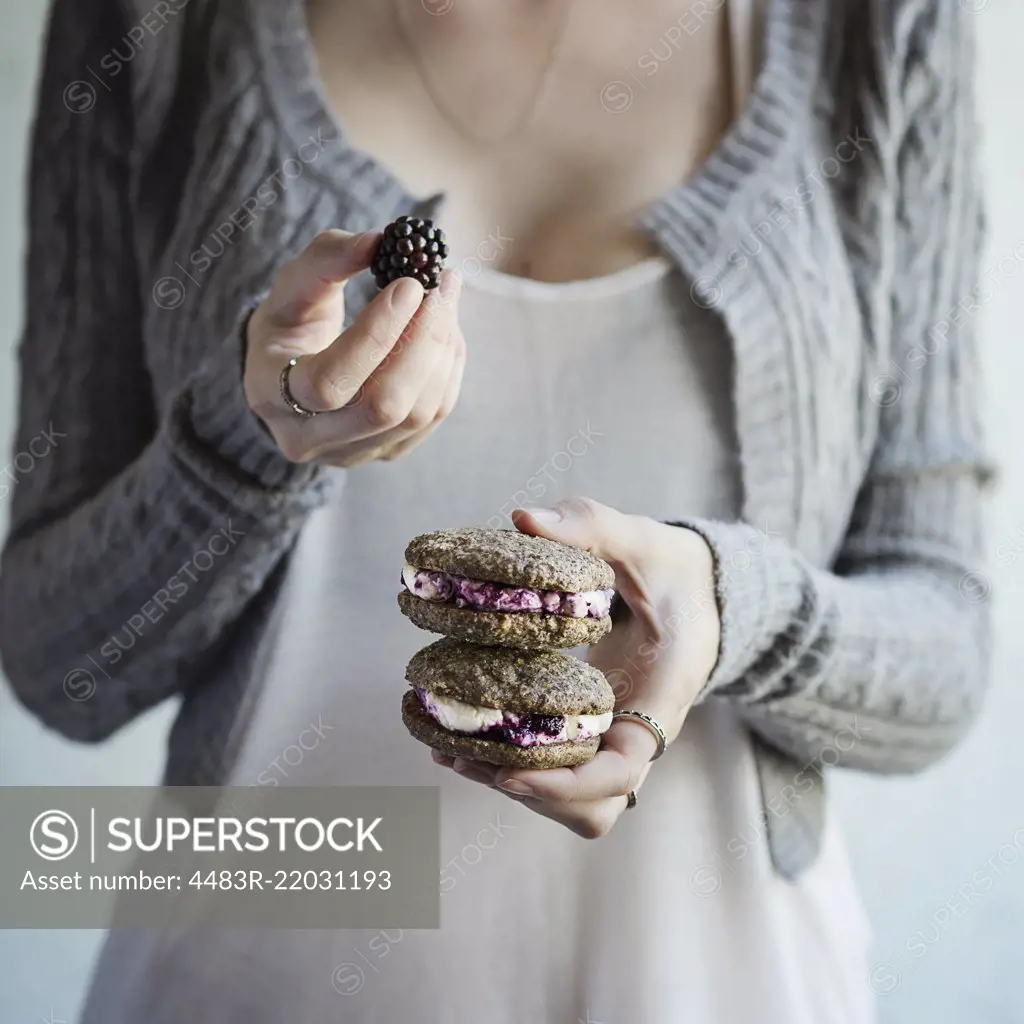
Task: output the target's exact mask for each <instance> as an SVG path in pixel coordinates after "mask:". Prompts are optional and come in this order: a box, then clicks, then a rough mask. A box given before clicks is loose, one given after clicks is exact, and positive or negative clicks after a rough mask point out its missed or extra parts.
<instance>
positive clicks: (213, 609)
mask: <svg viewBox="0 0 1024 1024" xmlns="http://www.w3.org/2000/svg"><path fill="white" fill-rule="evenodd" d="M302 8H303V5H302V3H301V0H232V2H231V3H219V4H218V3H213V2H211V0H191V2H186V0H178V2H175V3H169V4H157V5H155V6H154V5H151V4H149V2H148V0H138V2H136V0H56V2H55V4H54V7H53V11H52V16H51V21H50V27H49V40H48V46H47V52H46V61H45V69H44V71H43V74H42V78H41V85H40V94H39V110H38V116H37V119H36V123H35V135H34V148H33V155H32V162H31V213H30V229H31V236H30V251H29V255H28V268H27V269H28V273H27V323H26V326H25V333H24V337H23V340H22V344H21V349H20V365H21V392H20V418H19V430H18V436H17V441H16V452H15V454H16V459H15V461H14V462H13V463H12V466H13V467H14V468H13V469H11V470H9V471H8V472H7V476H6V478H5V481H4V486H5V487H6V488H7V489H9V490H11V491H13V522H12V526H11V530H10V535H9V537H8V539H7V544H6V549H5V551H4V555H3V565H2V569H3V572H2V583H0V612H2V619H0V622H2V628H0V647H2V654H3V665H4V668H5V670H6V673H7V676H8V678H9V680H10V683H11V685H12V686H13V688H14V690H15V692H16V693H17V695H18V697H19V698H20V700H21V701H22V702H23V703H24V704H25V705H26V706H27V707H28V708H30V709H31V710H32V711H33V712H34V713H35V714H36V715H38V716H39V718H40V719H42V721H44V722H45V723H46V724H47V725H49V726H51V727H52V728H54V729H56V730H58V731H59V732H61V733H63V734H64V735H66V736H69V737H72V738H74V739H77V740H82V741H86V742H99V741H101V740H103V739H105V738H106V737H108V736H110V735H111V734H112V733H113V732H115V731H116V730H117V729H118V728H120V727H121V726H123V725H125V724H126V723H128V722H130V721H131V720H132V719H133V718H134V717H135V716H136V715H138V714H140V713H141V712H143V711H145V710H146V709H148V708H151V707H153V706H154V705H156V704H159V703H160V702H162V701H164V700H167V699H168V698H171V697H175V698H178V699H180V702H181V705H180V711H179V713H178V716H177V719H176V722H175V725H174V728H173V730H172V732H171V735H170V743H169V757H168V766H167V773H166V777H167V780H168V781H169V782H171V783H174V784H210V783H216V782H218V781H220V780H223V779H224V778H225V776H226V773H227V772H228V771H229V770H230V768H231V765H232V763H233V759H234V758H235V756H236V755H237V751H238V746H239V742H240V738H241V736H242V734H243V732H244V727H245V724H246V721H247V718H248V716H249V714H250V712H251V708H252V704H253V700H254V697H255V695H257V694H258V692H259V686H260V672H261V669H262V667H263V666H264V665H265V663H266V660H267V659H266V653H267V649H268V645H269V644H271V643H273V638H274V631H275V623H276V621H277V617H276V614H275V613H276V611H277V610H278V607H279V600H278V599H279V595H280V593H281V589H282V587H281V584H282V581H283V579H284V577H285V574H286V572H287V567H288V564H289V553H290V552H291V551H292V549H293V547H294V545H295V541H296V537H297V535H298V533H299V531H300V530H301V529H302V526H303V523H304V522H305V521H306V519H307V517H308V516H309V514H310V511H311V510H312V509H313V508H314V507H316V506H317V505H319V504H320V503H322V502H323V501H324V500H325V499H326V497H327V495H328V491H329V488H330V487H331V486H332V485H333V481H334V479H335V474H334V473H332V472H326V471H324V470H321V469H318V468H316V467H313V466H309V465H301V466H300V465H293V464H290V463H289V462H287V461H286V460H285V459H284V458H283V457H282V456H281V455H280V454H279V453H278V452H277V450H276V449H275V447H274V445H273V443H272V441H271V439H270V437H269V436H268V434H267V433H266V432H265V431H264V430H263V429H262V428H261V427H260V425H259V424H258V422H257V421H256V420H255V419H254V417H253V416H252V415H251V413H250V412H249V410H248V408H247V406H246V404H245V401H244V399H243V394H242V389H241V383H240V369H241V365H242V350H241V340H240V332H239V331H238V329H237V326H238V323H239V317H240V315H241V314H242V313H243V312H244V311H245V310H246V309H248V308H250V306H251V304H252V302H253V300H254V298H255V297H257V296H258V295H259V294H261V293H262V292H263V291H264V290H265V289H266V288H267V287H268V285H269V284H270V282H271V281H272V279H273V277H274V275H275V272H276V270H277V269H278V268H279V267H280V266H281V264H282V263H283V262H284V261H285V260H287V259H289V258H290V257H292V256H293V255H294V254H295V253H297V252H298V251H299V250H301V249H302V248H303V247H304V246H306V245H307V244H308V243H309V242H310V240H311V239H312V238H313V237H314V236H315V235H316V234H317V232H319V231H321V230H322V229H324V228H328V227H344V228H347V229H350V230H354V231H356V230H362V229H366V228H370V227H374V226H380V225H382V224H383V223H385V222H386V221H388V220H389V219H391V218H392V217H394V216H395V215H397V214H399V213H400V212H407V211H409V210H413V209H416V210H429V209H430V208H431V204H432V202H435V201H436V197H434V198H433V199H431V198H430V197H414V196H411V195H409V194H407V193H406V191H405V190H404V189H403V187H402V186H401V185H400V183H399V182H398V181H397V180H396V179H395V178H394V177H393V176H392V175H390V174H389V173H388V172H387V171H386V170H385V169H384V168H382V167H381V166H380V165H379V164H378V163H376V162H375V161H374V160H372V159H371V158H370V157H368V156H367V155H366V154H364V153H360V152H359V151H357V150H356V149H354V148H353V147H352V146H351V145H350V144H349V143H348V142H347V141H346V139H345V137H344V134H343V133H342V132H341V131H340V130H339V127H338V125H337V124H336V122H335V121H334V120H333V119H332V117H331V115H330V113H329V112H328V108H327V106H326V103H325V100H324V98H323V95H322V93H321V91H320V87H319V85H318V82H317V79H316V75H315V73H314V72H313V70H312V68H313V65H312V63H311V58H310V50H309V46H308V39H307V38H306V34H305V25H304V21H303V14H302ZM158 11H159V12H161V13H157V12H158ZM970 21H971V17H970V15H967V14H965V13H964V10H963V5H960V4H957V3H954V2H952V0H831V2H829V0H772V2H771V4H770V12H769V14H768V19H767V26H766V32H767V35H766V50H765V57H764V65H763V70H762V72H761V74H760V76H759V78H758V80H757V82H756V86H755V90H754V93H753V95H752V97H751V99H750V101H749V104H748V106H747V108H746V111H745V112H744V114H743V115H742V117H741V118H740V120H739V121H738V123H737V124H736V125H735V126H734V127H733V128H732V130H731V132H730V133H729V135H728V136H727V138H726V139H725V140H724V142H723V143H722V144H721V146H720V147H719V148H718V150H717V151H716V153H715V154H714V155H713V156H712V157H711V159H710V160H709V161H708V162H707V164H706V165H705V166H704V167H703V168H702V169H701V170H700V171H699V172H698V173H697V174H696V175H695V176H694V177H693V178H692V179H691V180H690V181H688V182H686V183H685V184H681V185H680V187H679V188H677V189H676V190H674V191H673V192H672V193H671V194H670V195H668V196H666V197H665V198H664V199H663V200H661V201H659V202H658V203H656V204H655V205H654V206H653V207H652V208H650V209H649V210H648V211H647V212H646V213H645V214H644V216H643V219H642V227H643V228H644V229H645V230H647V231H649V232H650V233H651V234H652V236H653V237H654V238H655V239H656V241H657V242H658V243H659V244H660V246H661V248H662V249H663V250H664V252H665V253H666V254H667V255H668V256H670V257H671V258H672V259H674V260H675V261H676V263H677V264H678V266H679V267H680V268H681V270H682V271H683V273H684V274H685V275H686V276H687V277H688V279H689V280H690V281H691V283H692V286H693V296H694V298H695V300H696V301H697V302H698V303H700V304H702V305H705V306H713V307H714V309H715V310H716V312H717V313H718V314H719V315H720V316H721V318H722V321H723V324H724V327H725V330H726V332H727V334H728V336H729V339H730V341H731V344H732V347H733V351H734V357H735V360H734V361H735V370H734V374H735V379H734V381H733V395H734V401H735V415H736V422H737V431H738V438H739V446H740V454H741V462H742V478H743V487H744V503H743V521H742V522H738V523H721V522H707V521H700V520H693V521H691V520H686V519H685V518H683V517H682V515H681V516H680V521H681V522H682V523H684V524H685V525H687V526H690V527H692V528H693V529H695V530H698V531H699V532H700V533H701V534H703V535H704V536H705V537H706V538H707V540H708V541H709V542H710V544H711V546H712V548H713V551H714V554H715V556H716V563H717V589H718V600H719V604H720V608H721V614H722V622H723V634H722V640H721V651H720V656H719V659H718V664H717V667H716V669H715V671H714V674H713V676H712V678H711V679H710V681H709V682H708V684H707V689H706V692H705V693H704V694H703V696H702V699H703V700H715V701H728V702H730V703H731V704H733V705H734V706H735V707H736V708H737V709H739V710H740V711H741V713H742V714H743V716H744V717H745V719H746V721H747V722H748V723H749V726H750V730H751V734H752V736H753V740H754V744H755V751H756V753H757V760H758V766H759V772H760V780H761V785H762V792H763V797H764V804H765V814H764V827H765V829H766V831H767V833H768V838H769V841H770V848H771V853H772V856H773V858H774V862H775V864H776V866H777V868H778V870H779V871H780V872H782V873H783V874H785V875H787V876H790V877H792V876H794V875H796V874H797V873H798V872H799V871H800V870H801V868H803V867H804V866H805V865H807V864H808V863H810V862H811V861H812V860H813V858H814V856H815V853H816V851H817V849H818V847H819V845H820V838H821V829H822V822H823V796H822V791H823V786H822V778H823V776H824V774H825V766H827V765H833V764H840V765H846V766H851V767H857V768H861V769H866V770H868V771H873V772H905V771H917V770H920V769H922V768H924V767H926V766H928V765H930V764H931V763H932V762H934V761H935V760H936V759H938V758H939V757H941V756H942V755H944V754H945V753H946V752H947V751H949V750H950V749H951V748H952V747H953V746H954V744H956V742H957V741H958V740H959V739H960V738H961V737H962V736H963V735H964V732H965V730H966V729H967V728H968V726H969V724H970V723H971V721H972V719H973V718H974V717H975V715H976V712H977V710H978V707H979V703H980V700H981V697H982V694H983V690H984V688H985V677H986V661H987V657H986V653H987V629H986V619H987V616H986V607H987V602H986V601H985V600H981V599H980V598H984V597H985V596H986V595H985V593H984V592H983V589H982V590H979V587H978V586H977V585H976V584H977V578H976V577H973V576H970V575H966V574H969V573H970V571H971V569H972V567H973V566H975V565H976V564H977V559H978V557H979V537H980V525H979V509H980V504H981V492H982V490H983V485H984V483H985V480H986V477H987V475H988V473H989V469H988V463H987V460H986V458H985V456H984V454H983V447H982V437H981V429H980V426H979V416H978V409H979V394H978V377H979V373H978V366H977V362H976V352H975V342H974V335H975V327H976V319H975V315H974V310H975V308H976V303H975V302H974V301H973V300H974V299H975V298H977V296H978V293H977V292H976V290H975V289H976V280H977V276H978V257H979V251H980V246H981V234H982V218H981V214H980V207H979V189H978V181H977V176H976V171H975V160H974V158H975V155H976V154H975V149H976V131H975V124H974V111H973V109H972V87H971V79H972V75H973V68H972V61H973V58H972V43H971V41H970V38H969V30H970V24H969V23H970ZM599 101H600V98H599V97H597V96H595V97H594V102H595V103H597V102H599ZM609 116H612V115H609ZM641 158H642V156H641V155H639V154H638V159H641ZM350 287H351V291H352V299H351V300H350V303H349V306H350V312H351V313H354V312H357V311H358V309H359V308H360V306H361V305H362V304H363V303H364V302H365V301H366V298H367V295H368V290H367V285H366V282H365V281H364V280H359V279H357V280H356V281H354V282H352V285H351V286H350ZM679 444H680V445H681V446H682V445H685V444H686V438H682V437H681V438H679ZM25 453H28V455H26V454H25ZM29 462H31V466H29ZM399 471H400V467H399ZM353 472H358V470H354V471H353ZM680 512H681V513H684V512H685V510H680ZM451 513H452V514H451V522H452V523H455V522H458V521H459V510H458V507H457V506H456V505H453V507H452V510H451ZM437 525H438V526H447V525H451V523H438V524H437ZM400 554H401V553H400V552H396V558H398V557H400ZM396 565H397V562H396ZM391 613H392V610H391V609H382V610H381V614H391ZM353 713H355V714H358V709H357V708H353Z"/></svg>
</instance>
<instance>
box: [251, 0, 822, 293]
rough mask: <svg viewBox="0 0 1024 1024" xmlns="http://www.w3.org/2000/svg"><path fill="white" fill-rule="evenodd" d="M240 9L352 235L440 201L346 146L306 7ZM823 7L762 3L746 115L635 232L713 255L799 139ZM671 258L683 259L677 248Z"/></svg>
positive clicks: (289, 122)
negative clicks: (326, 137) (765, 175)
mask: <svg viewBox="0 0 1024 1024" xmlns="http://www.w3.org/2000/svg"><path fill="white" fill-rule="evenodd" d="M240 2H241V3H242V5H243V11H244V13H245V17H246V20H247V27H248V31H249V33H250V36H251V39H252V41H253V43H254V44H255V49H256V53H257V55H258V59H259V61H260V63H261V65H262V71H263V74H262V75H261V76H260V82H261V85H262V87H263V88H264V90H265V94H266V98H267V101H268V104H269V106H270V108H271V110H272V112H273V116H274V117H275V119H276V121H277V125H278V128H279V130H280V131H282V132H283V133H284V134H285V135H286V136H288V137H289V138H290V140H291V142H292V143H293V144H294V145H295V146H296V148H298V147H299V146H301V145H303V144H305V143H308V141H309V139H310V137H311V136H314V137H315V136H316V134H317V132H321V133H322V132H324V131H325V128H329V129H330V131H331V132H332V139H331V141H332V142H334V143H336V145H331V146H327V147H324V148H323V159H321V160H318V161H317V162H316V163H315V164H311V165H310V166H309V167H308V168H307V170H309V171H310V172H311V174H312V175H313V176H314V177H316V178H317V180H319V181H320V182H321V183H322V184H323V185H324V186H326V187H327V188H329V189H330V190H331V191H333V192H335V193H337V194H338V195H339V196H343V197H345V198H346V199H347V200H348V201H349V202H350V203H351V204H352V207H353V208H352V209H351V211H350V213H351V215H352V218H353V219H352V226H353V228H354V229H356V230H366V229H369V228H372V227H375V226H379V221H380V219H381V216H382V214H383V215H385V216H388V218H389V219H392V218H393V217H394V216H397V215H398V214H400V213H403V212H410V211H416V212H419V211H422V210H429V209H430V208H431V207H432V206H433V205H435V204H436V203H437V202H438V201H440V200H441V199H443V193H440V194H435V195H432V196H417V195H415V194H414V193H413V192H412V191H411V190H410V189H408V188H407V187H406V186H405V185H404V184H403V183H402V182H401V180H400V179H399V178H398V176H397V175H396V174H395V173H394V172H393V171H392V170H391V169H390V168H389V167H387V166H386V165H385V164H383V163H381V162H380V161H379V160H378V159H377V158H376V157H374V156H372V155H371V154H369V153H367V152H365V151H363V150H360V149H358V148H357V147H356V146H355V145H354V144H352V143H351V141H350V140H349V139H348V138H347V136H346V133H345V130H344V127H343V126H342V124H341V122H340V120H339V118H338V117H337V116H336V114H335V111H334V108H333V106H332V104H331V102H330V100H329V98H328V96H327V92H326V89H325V87H324V83H323V80H322V78H321V76H320V71H319V68H318V66H317V61H316V56H315V53H314V50H313V46H312V40H311V37H310V34H309V24H308V20H307V17H306V11H305V2H304V0H240ZM823 7H824V5H823V3H821V2H816V3H811V4H807V3H803V2H801V0H765V10H764V12H763V16H762V25H763V38H762V40H761V44H762V50H761V61H760V67H759V68H758V69H757V72H756V75H755V77H754V81H753V85H752V88H751V90H750V94H749V96H748V98H747V103H746V105H745V106H744V108H743V110H742V112H741V113H740V114H739V116H738V117H736V118H735V119H734V121H733V123H732V124H731V125H730V127H729V128H728V130H727V131H726V133H725V135H724V137H723V138H722V139H721V140H720V141H719V144H718V146H717V147H716V148H715V149H714V150H713V151H712V153H711V154H710V155H709V156H708V157H707V159H706V160H705V161H704V162H703V163H702V164H701V165H700V166H699V167H697V168H696V169H695V170H694V171H693V173H692V174H691V175H690V176H689V177H688V178H686V179H685V180H684V181H682V182H680V183H679V184H678V185H676V186H675V187H674V188H673V189H671V190H670V191H669V192H668V193H667V194H666V195H664V196H662V197H661V198H659V199H656V200H654V201H653V202H652V203H651V204H650V205H649V206H648V207H647V209H646V210H645V211H644V212H642V213H641V215H640V216H639V217H638V219H637V226H638V227H640V228H641V229H642V230H645V231H647V232H648V233H649V234H651V235H652V236H654V237H655V238H658V237H659V236H661V235H662V234H663V233H664V230H665V228H666V225H670V226H671V229H672V234H673V241H674V242H676V243H678V242H680V241H682V248H683V249H688V250H692V251H694V252H703V253H704V254H705V255H709V254H710V253H711V251H712V250H713V247H714V244H715V240H716V238H717V237H718V226H719V225H718V219H719V217H723V216H724V217H729V216H730V215H731V214H732V213H733V212H734V210H735V209H736V207H737V206H738V205H739V204H741V203H742V202H744V201H745V200H747V199H748V198H750V197H752V196H754V195H756V192H757V184H758V181H759V179H760V172H761V169H762V168H763V167H764V166H765V165H770V164H772V163H773V162H774V161H775V160H776V158H777V157H778V155H779V154H780V153H781V152H783V151H784V147H785V146H786V145H787V144H788V143H789V140H790V139H791V138H792V136H793V134H794V133H795V132H798V131H801V130H802V118H801V117H800V116H799V114H800V113H801V112H806V109H807V106H808V104H809V102H810V99H811V96H812V90H813V86H814V83H815V82H816V81H817V78H818V70H819V64H820V59H821V36H822V29H823V26H824V16H823ZM671 249H672V250H673V251H674V252H675V254H676V255H677V256H678V255H681V253H680V247H679V245H672V246H671ZM522 280H527V279H525V278H524V279H522ZM535 283H537V284H541V285H543V284H544V282H535ZM570 283H573V284H575V283H580V282H570Z"/></svg>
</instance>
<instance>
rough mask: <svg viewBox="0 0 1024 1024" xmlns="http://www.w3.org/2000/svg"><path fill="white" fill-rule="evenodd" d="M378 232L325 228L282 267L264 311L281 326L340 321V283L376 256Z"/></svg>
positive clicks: (292, 326)
mask: <svg viewBox="0 0 1024 1024" xmlns="http://www.w3.org/2000/svg"><path fill="white" fill-rule="evenodd" d="M380 238H381V233H380V232H379V231H365V232H363V233H362V234H358V235H353V234H350V233H349V232H348V231H324V232H322V233H321V234H319V235H317V237H316V238H314V239H313V241H312V242H310V244H309V245H308V246H307V247H306V248H305V249H304V250H303V251H302V252H301V253H300V254H299V255H298V256H296V257H295V259H293V260H292V261H291V262H289V263H287V264H286V265H285V266H284V267H282V269H281V272H280V273H279V274H278V276H277V279H276V280H275V281H274V287H273V289H272V290H271V292H270V295H268V296H267V299H266V302H265V303H264V305H265V310H264V313H265V315H266V316H267V318H268V320H269V321H270V322H271V323H272V324H273V325H274V326H275V327H279V328H285V329H288V328H295V327H302V326H304V325H306V324H308V323H310V322H311V321H317V320H324V321H325V322H333V323H340V322H341V317H339V316H337V315H336V311H337V307H338V304H339V303H340V302H341V301H342V300H341V294H342V293H341V285H343V284H344V283H345V282H346V281H347V280H348V279H349V278H351V277H354V276H355V275H356V274H358V273H359V272H360V271H362V270H365V269H366V268H367V267H369V265H370V261H371V260H372V259H373V253H374V250H375V249H376V248H377V245H378V243H379V242H380Z"/></svg>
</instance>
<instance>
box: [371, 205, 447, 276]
mask: <svg viewBox="0 0 1024 1024" xmlns="http://www.w3.org/2000/svg"><path fill="white" fill-rule="evenodd" d="M447 256H448V243H447V242H446V241H445V238H444V232H443V231H442V230H441V229H440V228H437V227H434V222H433V221H432V220H422V219H421V218H419V217H399V218H398V220H396V221H395V222H394V223H392V224H389V225H388V226H387V227H386V228H385V229H384V237H383V238H382V239H381V240H380V245H379V246H378V247H377V251H376V252H375V253H374V255H373V262H372V263H371V264H370V269H371V270H372V271H373V277H374V280H376V282H377V287H378V288H386V287H387V286H388V285H389V284H391V282H392V281H397V280H398V278H400V277H412V278H415V279H416V280H417V281H419V283H420V284H421V285H423V287H424V288H425V289H427V290H428V291H429V290H430V289H431V288H436V287H437V285H438V279H439V278H440V276H441V271H442V270H443V269H444V261H445V259H446V258H447Z"/></svg>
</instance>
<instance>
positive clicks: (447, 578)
mask: <svg viewBox="0 0 1024 1024" xmlns="http://www.w3.org/2000/svg"><path fill="white" fill-rule="evenodd" d="M405 562H406V565H405V568H404V569H403V571H402V587H403V589H402V591H401V593H400V594H399V595H398V604H399V607H400V608H401V610H402V613H403V614H404V615H406V616H408V617H409V618H410V619H411V620H412V621H413V622H414V623H415V624H416V625H417V626H419V627H420V628H421V629H425V630H428V631H429V632H432V633H442V634H444V635H446V636H452V637H456V638H457V639H459V640H467V641H470V642H472V643H478V644H492V645H500V646H506V647H518V648H522V649H524V650H558V649H566V648H571V647H577V646H579V645H580V644H590V643H594V642H595V641H597V640H600V639H601V637H602V636H604V635H605V633H607V632H608V631H609V630H610V629H611V625H612V623H611V617H610V610H611V603H612V597H613V596H614V593H615V591H614V589H613V585H614V583H615V574H614V572H613V571H612V567H611V566H610V565H609V564H608V563H607V562H604V561H602V560H601V559H600V558H597V557H596V556H594V555H592V554H590V553H589V552H587V551H582V550H580V549H579V548H574V547H570V546H568V545H566V544H558V543H556V542H555V541H551V540H547V539H545V538H542V537H531V536H528V535H527V534H524V533H519V532H518V531H516V530H489V529H484V528H478V527H467V528H465V529H460V530H439V531H437V532H435V533H424V534H421V535H420V536H419V537H416V538H414V539H413V540H412V541H411V542H410V544H409V546H408V547H407V548H406V549H405Z"/></svg>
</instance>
